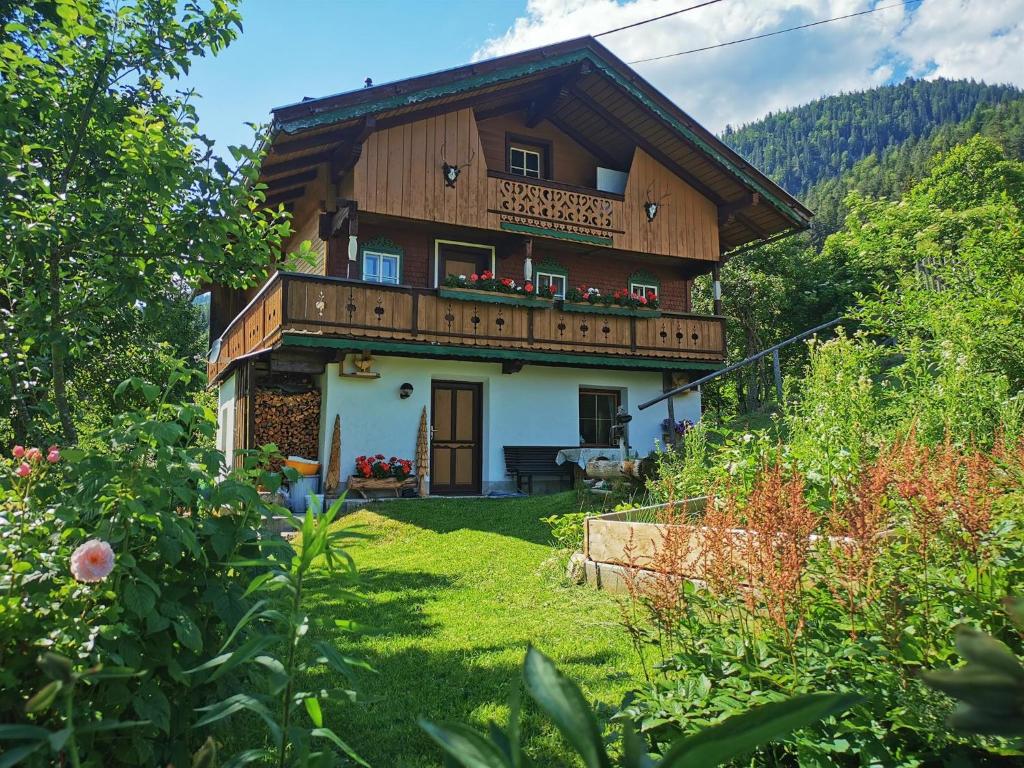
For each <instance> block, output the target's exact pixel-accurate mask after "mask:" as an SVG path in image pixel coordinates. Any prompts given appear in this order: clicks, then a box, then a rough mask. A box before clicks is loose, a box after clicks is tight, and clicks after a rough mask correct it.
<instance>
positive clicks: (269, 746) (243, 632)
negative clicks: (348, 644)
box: [187, 498, 369, 768]
mask: <svg viewBox="0 0 1024 768" xmlns="http://www.w3.org/2000/svg"><path fill="white" fill-rule="evenodd" d="M343 502H344V498H340V499H338V500H337V501H336V502H334V504H332V505H331V507H330V508H329V509H327V510H326V511H324V512H323V513H322V514H313V513H312V512H309V513H307V514H306V515H305V516H304V517H303V519H301V520H299V519H298V518H296V517H295V516H294V515H292V514H291V513H289V512H287V511H285V512H284V515H285V517H286V519H287V520H288V522H290V523H291V524H292V525H293V526H294V527H295V528H296V529H297V530H298V531H299V532H300V535H301V545H300V546H299V548H298V550H297V551H296V550H295V549H293V548H292V547H291V546H290V545H289V544H288V543H287V542H285V541H283V540H279V541H277V542H275V543H274V546H272V547H269V548H268V549H267V553H266V556H265V557H262V558H257V559H242V560H233V561H232V563H231V565H232V567H234V568H238V569H254V570H256V572H257V575H256V576H255V577H254V578H253V579H252V581H251V582H250V583H249V586H248V588H247V589H246V591H245V594H246V596H250V595H252V596H254V597H258V598H259V600H258V601H257V602H256V603H255V604H254V605H253V606H252V607H251V608H250V609H249V610H248V611H247V612H246V614H245V615H244V616H243V617H242V618H241V619H240V620H239V621H238V623H237V624H236V625H235V626H234V628H233V629H232V630H231V633H230V634H229V635H228V637H227V639H226V640H225V641H224V643H223V645H222V646H221V647H220V649H219V650H218V651H217V654H216V656H214V657H213V658H212V659H210V660H209V661H207V662H205V663H204V664H201V665H199V666H197V667H195V668H194V669H191V670H189V671H188V673H187V674H189V675H192V676H203V677H205V676H207V675H209V676H210V677H211V678H214V679H216V678H220V677H222V676H224V675H226V674H228V673H231V672H234V671H240V670H242V669H243V668H246V669H247V670H248V671H249V673H250V675H251V679H252V680H253V681H254V682H253V687H252V688H251V689H250V690H248V691H246V692H242V693H235V694H233V695H231V696H228V697H227V698H225V699H222V700H221V701H218V702H216V703H214V704H209V705H206V706H204V707H201V708H200V711H201V712H203V713H204V714H203V716H202V718H201V719H200V720H199V721H198V722H197V723H196V727H197V728H202V727H203V726H210V725H214V724H215V723H219V722H221V721H224V720H226V719H227V718H229V717H231V716H233V715H236V714H238V713H241V712H249V713H251V714H253V715H255V716H256V717H258V718H259V720H260V721H261V722H262V723H263V725H264V726H265V744H264V745H263V746H247V747H246V748H244V749H242V750H240V751H239V752H238V754H236V755H235V756H234V758H233V763H232V764H236V765H241V764H245V763H250V762H256V761H261V762H263V763H266V764H270V765H275V766H277V767H278V768H285V766H330V765H335V764H336V763H337V756H338V754H339V751H340V753H343V754H344V755H346V756H347V757H348V758H349V759H351V760H352V761H354V762H356V763H358V764H359V765H366V763H365V762H364V761H363V760H362V758H360V757H359V756H358V755H357V754H356V753H355V752H354V751H353V750H352V748H351V747H349V745H348V744H346V743H345V742H344V741H343V740H342V739H341V738H340V737H339V736H338V734H337V733H335V732H334V731H333V730H332V729H331V728H329V727H327V726H325V724H324V716H323V709H322V702H324V701H325V700H328V699H331V698H335V697H339V696H341V697H344V698H352V697H353V696H354V692H353V691H352V690H351V689H318V690H315V691H309V690H303V689H302V687H301V684H302V681H303V678H304V675H305V673H306V672H307V671H308V670H309V669H310V668H312V667H316V666H318V665H327V666H329V667H331V668H332V669H334V670H335V671H337V672H340V673H341V674H342V675H344V676H345V677H346V678H351V675H352V672H353V670H354V669H356V668H362V669H369V667H368V665H366V664H365V663H363V662H360V661H357V660H355V659H352V658H350V657H348V656H345V655H343V654H341V653H340V652H339V651H338V650H337V649H336V648H335V647H334V646H332V645H330V644H329V643H327V642H324V641H315V642H310V641H309V640H308V637H307V636H308V633H309V630H310V629H311V628H312V627H313V625H315V623H316V619H314V618H313V617H311V616H310V615H309V614H308V613H307V612H306V608H305V605H304V603H303V597H304V594H305V593H304V588H305V583H306V581H307V579H308V578H309V576H310V574H311V572H312V571H313V570H314V568H315V567H318V566H320V565H321V564H322V565H325V566H326V567H327V571H328V573H329V574H330V575H331V576H332V578H346V577H349V578H351V577H353V576H354V575H355V564H354V562H353V561H352V558H351V557H350V556H349V554H348V553H347V552H346V551H345V549H344V548H343V544H344V543H345V542H347V541H350V540H352V539H353V538H356V537H357V534H355V533H353V532H351V531H348V530H345V529H338V528H337V527H336V526H335V521H336V518H337V515H338V511H339V510H340V509H341V507H342V504H343ZM306 646H309V647H310V651H311V652H312V653H313V654H314V655H313V656H312V658H310V657H309V652H308V651H307V650H306ZM307 720H308V724H304V722H303V721H307Z"/></svg>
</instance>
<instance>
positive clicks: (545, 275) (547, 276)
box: [537, 272, 566, 299]
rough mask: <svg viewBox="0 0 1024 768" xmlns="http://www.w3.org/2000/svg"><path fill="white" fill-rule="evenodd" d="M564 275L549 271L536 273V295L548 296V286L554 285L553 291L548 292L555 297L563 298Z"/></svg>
mask: <svg viewBox="0 0 1024 768" xmlns="http://www.w3.org/2000/svg"><path fill="white" fill-rule="evenodd" d="M565 283H566V280H565V275H553V274H551V273H549V272H538V273H537V295H539V296H548V295H549V293H548V286H551V285H553V286H555V292H554V293H552V294H550V295H551V296H553V297H554V298H556V299H564V298H565V287H566V286H565Z"/></svg>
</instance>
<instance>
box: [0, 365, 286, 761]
mask: <svg viewBox="0 0 1024 768" xmlns="http://www.w3.org/2000/svg"><path fill="white" fill-rule="evenodd" d="M192 375H196V376H198V375H200V374H198V373H191V372H188V371H185V370H179V371H178V373H177V374H176V376H178V377H183V376H192ZM175 383H176V381H172V382H171V383H170V386H171V387H173V386H174V384H175ZM164 395H165V392H164V391H162V390H161V389H159V388H157V387H155V386H153V385H151V384H148V383H145V382H142V381H140V380H132V381H129V382H126V383H125V384H124V385H123V386H122V388H121V396H123V397H133V398H135V397H141V398H142V399H143V400H144V401H145V402H147V403H148V405H147V407H146V408H144V409H142V410H139V411H131V412H128V413H126V414H124V415H123V416H122V417H121V418H120V419H119V420H118V421H117V423H116V424H115V426H113V427H111V428H110V429H108V430H106V431H105V432H104V433H103V435H102V440H103V443H104V447H103V448H101V449H95V450H94V449H89V450H84V449H71V448H68V449H65V450H61V449H59V448H57V447H56V446H52V447H50V448H49V449H48V450H46V451H45V452H44V451H43V450H42V449H39V448H24V447H21V446H16V447H15V448H14V450H13V451H12V453H11V455H10V457H9V458H4V459H2V460H0V713H2V715H0V718H2V720H3V721H5V722H9V723H10V722H14V723H18V722H22V723H26V724H29V723H31V724H33V725H37V726H43V727H46V728H50V729H51V730H53V731H60V730H61V728H62V727H63V726H62V725H61V719H60V717H59V716H58V715H57V714H55V713H52V712H49V711H48V710H46V711H40V712H39V713H37V714H35V715H31V716H30V715H28V714H26V711H25V704H26V702H27V701H29V699H30V698H31V697H32V696H33V695H34V694H35V693H36V692H37V691H39V690H40V689H43V688H44V687H45V685H46V684H47V682H48V678H47V676H46V673H45V670H44V669H42V668H40V667H39V666H38V665H37V657H39V656H40V654H42V653H44V652H51V653H55V654H59V655H61V656H63V657H66V658H67V659H69V660H70V662H69V663H70V664H73V665H74V667H75V668H81V669H84V668H87V667H92V666H94V665H96V664H102V665H104V666H106V667H126V668H129V669H131V670H134V675H132V676H126V677H120V678H118V679H112V680H104V681H102V682H97V683H96V684H90V685H82V686H77V687H76V703H75V709H76V712H77V713H78V717H79V719H82V720H84V721H86V722H90V721H97V720H99V719H102V720H104V721H107V722H118V721H145V724H144V725H141V726H138V727H134V728H132V729H130V730H127V731H109V732H108V731H96V732H94V733H92V734H90V735H89V736H88V738H86V739H85V740H84V742H83V744H82V745H81V746H82V748H83V749H84V750H85V751H86V752H90V753H92V754H97V755H102V754H108V753H113V751H115V750H116V753H117V755H118V762H119V763H120V764H126V765H167V764H168V763H171V762H173V763H174V764H175V765H189V763H190V760H191V753H192V752H194V751H195V749H196V748H197V747H198V745H199V743H201V740H202V737H201V736H199V735H197V734H196V732H195V731H194V729H193V726H194V724H195V723H196V721H197V720H198V717H199V715H198V713H197V712H196V708H197V707H199V706H201V705H203V704H206V703H208V702H209V701H211V700H213V699H214V698H216V697H217V696H219V695H222V694H224V693H226V692H227V691H229V690H231V691H237V690H238V688H239V685H240V682H239V680H238V679H237V678H234V677H232V676H230V675H225V676H221V677H219V678H216V679H215V678H212V677H210V676H202V675H198V676H194V675H188V674H186V671H187V670H189V669H190V668H192V667H196V666H199V665H200V664H202V663H203V662H205V661H206V660H207V659H208V658H209V657H210V656H211V655H214V654H215V653H216V652H217V650H218V648H220V647H221V645H222V644H223V643H224V641H225V639H226V637H227V634H228V632H229V630H230V627H232V626H234V625H235V624H236V623H237V622H238V621H239V620H240V619H241V617H242V616H243V615H244V614H245V613H246V611H247V610H248V609H249V608H250V607H251V605H252V604H253V602H254V599H253V598H251V597H246V595H245V591H246V586H247V581H246V580H243V579H242V578H241V577H240V576H239V574H238V573H237V571H236V570H235V569H233V568H232V567H231V566H230V565H229V561H230V560H232V559H239V558H253V557H257V556H259V554H260V551H261V541H260V540H261V521H262V519H263V516H265V515H269V514H272V513H273V511H274V510H273V509H272V508H271V507H269V506H268V505H267V504H265V503H264V502H263V501H262V500H261V498H260V496H259V494H258V493H257V492H256V490H255V488H254V485H253V482H258V483H260V484H262V485H263V486H265V487H267V488H271V489H272V488H274V487H276V486H277V485H278V484H279V483H280V477H279V476H275V475H270V474H260V475H259V476H257V473H256V470H255V469H244V470H242V471H240V472H239V473H238V474H234V475H231V476H228V477H219V475H220V474H221V473H222V472H223V471H224V467H223V466H222V462H223V456H222V454H220V453H219V452H218V451H215V450H212V449H208V448H204V447H199V446H200V445H209V444H211V442H212V437H213V433H214V430H215V425H214V421H213V418H212V417H213V414H212V413H211V412H210V411H208V410H207V409H203V408H200V407H198V406H195V405H190V404H180V403H172V402H168V401H166V400H165V399H164ZM249 463H250V465H251V466H256V465H257V464H258V463H259V457H252V458H251V459H250V461H249ZM115 740H116V745H115Z"/></svg>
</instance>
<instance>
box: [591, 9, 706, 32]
mask: <svg viewBox="0 0 1024 768" xmlns="http://www.w3.org/2000/svg"><path fill="white" fill-rule="evenodd" d="M720 2H722V0H707V2H704V3H698V4H697V5H691V6H690V7H689V8H680V9H679V10H678V11H672V12H671V13H663V14H662V15H661V16H655V17H654V18H653V19H644V20H643V21H634V22H633V23H632V24H627V25H626V26H624V27H616V28H615V29H609V30H607V31H606V32H598V33H597V34H596V35H591V37H604V36H605V35H610V34H611V33H612V32H621V31H622V30H624V29H632V28H633V27H639V26H642V25H644V24H650V23H651V22H652V21H661V20H662V19H667V18H668V17H669V16H678V15H679V14H680V13H686V12H687V11H695V10H697V9H698V8H703V7H704V6H706V5H714V4H715V3H720Z"/></svg>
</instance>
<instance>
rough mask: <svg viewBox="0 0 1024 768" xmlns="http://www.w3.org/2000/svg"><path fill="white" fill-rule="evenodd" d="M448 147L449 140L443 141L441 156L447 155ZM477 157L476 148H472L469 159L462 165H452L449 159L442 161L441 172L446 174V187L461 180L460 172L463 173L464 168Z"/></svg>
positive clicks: (452, 185)
mask: <svg viewBox="0 0 1024 768" xmlns="http://www.w3.org/2000/svg"><path fill="white" fill-rule="evenodd" d="M447 148H448V140H447V139H446V140H445V141H443V142H441V157H442V158H443V157H445V155H446V153H447ZM475 158H476V150H475V149H474V150H470V152H469V160H468V161H467V162H465V163H463V164H462V165H451V164H449V163H448V161H447V160H444V161H442V163H441V173H442V175H443V176H444V185H445V186H446V187H454V186H455V182H456V181H458V180H459V174H460V173H462V169H463V168H466V167H468V166H470V165H472V163H473V160H474V159H475Z"/></svg>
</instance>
